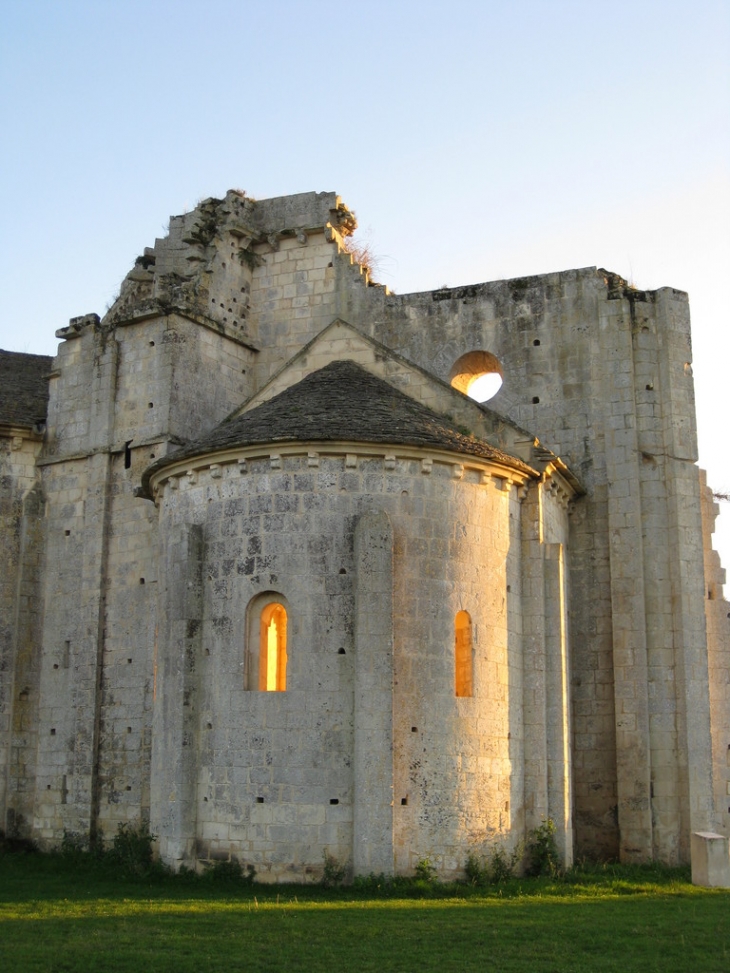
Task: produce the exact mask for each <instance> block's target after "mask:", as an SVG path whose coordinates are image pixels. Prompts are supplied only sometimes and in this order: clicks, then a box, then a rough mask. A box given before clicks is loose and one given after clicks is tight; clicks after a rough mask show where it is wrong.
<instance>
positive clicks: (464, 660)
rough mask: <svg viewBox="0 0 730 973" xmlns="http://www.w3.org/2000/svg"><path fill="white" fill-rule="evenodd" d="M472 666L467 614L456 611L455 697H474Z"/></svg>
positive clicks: (469, 627)
mask: <svg viewBox="0 0 730 973" xmlns="http://www.w3.org/2000/svg"><path fill="white" fill-rule="evenodd" d="M473 671H474V666H473V662H472V649H471V618H470V616H469V612H465V611H458V612H457V613H456V618H455V619H454V685H455V690H456V695H457V696H473V695H474V676H473Z"/></svg>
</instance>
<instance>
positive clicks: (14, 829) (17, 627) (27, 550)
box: [0, 429, 43, 837]
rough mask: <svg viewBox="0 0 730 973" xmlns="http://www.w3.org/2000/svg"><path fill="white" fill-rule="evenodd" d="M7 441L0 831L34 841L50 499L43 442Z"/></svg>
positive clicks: (0, 606) (2, 499)
mask: <svg viewBox="0 0 730 973" xmlns="http://www.w3.org/2000/svg"><path fill="white" fill-rule="evenodd" d="M6 433H7V434H6V435H2V436H0V560H1V561H2V564H3V571H2V575H1V576H0V828H1V829H3V830H5V831H6V832H7V833H8V834H11V835H19V836H21V837H27V836H28V834H29V829H30V825H31V821H32V807H33V790H34V783H35V765H34V761H33V755H34V752H35V746H36V721H37V713H38V698H39V697H38V688H39V687H38V652H37V644H38V640H39V627H40V618H41V612H40V592H41V582H42V570H41V563H42V550H43V496H42V492H41V490H40V483H39V478H38V472H37V469H36V465H35V464H36V460H37V458H38V455H39V453H40V449H41V442H40V437H39V436H38V435H29V434H28V431H27V430H22V429H16V430H12V429H8V430H7V431H6Z"/></svg>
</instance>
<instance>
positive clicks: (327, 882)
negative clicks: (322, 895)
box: [321, 851, 347, 889]
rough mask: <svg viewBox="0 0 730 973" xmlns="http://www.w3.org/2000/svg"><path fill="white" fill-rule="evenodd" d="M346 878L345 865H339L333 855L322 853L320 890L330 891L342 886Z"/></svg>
mask: <svg viewBox="0 0 730 973" xmlns="http://www.w3.org/2000/svg"><path fill="white" fill-rule="evenodd" d="M346 877H347V865H343V864H341V863H340V862H339V861H338V860H337V859H336V858H335V856H334V855H330V853H329V852H327V851H326V852H325V853H324V869H323V871H322V882H321V885H322V888H323V889H331V888H335V887H336V886H337V885H342V883H343V882H344V881H345V878H346Z"/></svg>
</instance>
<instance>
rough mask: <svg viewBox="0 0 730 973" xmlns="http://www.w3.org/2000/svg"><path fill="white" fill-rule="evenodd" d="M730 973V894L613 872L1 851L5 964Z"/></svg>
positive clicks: (669, 876) (333, 971) (5, 970)
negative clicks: (100, 862) (124, 867)
mask: <svg viewBox="0 0 730 973" xmlns="http://www.w3.org/2000/svg"><path fill="white" fill-rule="evenodd" d="M16 970H17V971H21V970H22V971H24V973H35V971H43V973H47V971H48V973H50V971H77V970H78V971H86V970H88V971H94V973H106V971H115V973H116V971H119V973H126V971H134V973H146V971H153V973H157V971H168V970H169V971H170V973H187V971H190V973H207V971H212V970H215V971H218V970H224V971H227V970H246V971H252V973H258V971H278V970H281V971H286V973H299V971H301V973H305V971H306V973H320V971H322V973H324V971H326V973H349V971H353V973H370V971H373V973H383V971H393V973H395V971H399V973H411V971H413V973H428V971H439V973H445V971H455V973H463V971H470V970H475V971H476V970H479V971H491V970H498V971H505V973H509V971H517V970H519V971H530V973H533V971H534V973H549V971H560V973H568V971H576V973H578V971H580V973H584V971H591V973H592V971H605V970H616V971H620V973H632V971H642V973H645V971H654V970H656V971H661V973H667V971H673V970H677V971H687V973H700V971H713V973H720V971H721V973H728V971H730V890H712V889H699V888H695V887H694V886H692V885H691V884H690V883H689V876H688V874H687V873H686V872H685V871H667V870H661V869H638V868H633V869H628V868H621V867H618V866H606V867H604V868H594V869H585V870H575V871H573V872H571V873H570V874H569V875H568V876H567V877H566V878H565V879H561V880H550V879H544V878H543V879H512V880H510V881H509V882H507V883H505V884H503V885H501V886H498V887H493V888H487V889H474V888H470V887H467V886H464V887H460V886H455V885H450V886H439V885H438V884H428V883H419V884H418V885H415V884H411V885H407V884H406V883H402V884H400V885H396V886H388V887H383V888H377V887H376V883H372V884H371V885H370V886H369V887H366V888H352V887H350V888H339V889H331V890H324V889H321V888H319V887H313V886H308V887H301V886H263V885H254V886H247V885H245V884H243V883H231V882H228V883H221V884H216V883H214V882H213V881H201V880H193V879H192V878H187V879H184V878H173V877H155V878H152V879H150V878H148V879H142V878H138V879H131V878H122V877H118V876H117V875H116V874H115V873H114V872H112V871H110V869H109V868H108V866H107V867H100V866H95V865H94V864H93V863H92V862H79V861H77V862H73V863H69V862H68V861H66V860H64V859H63V858H62V857H61V856H43V855H36V854H20V853H14V854H4V855H0V971H2V973H11V971H16Z"/></svg>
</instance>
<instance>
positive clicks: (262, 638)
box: [259, 602, 286, 693]
mask: <svg viewBox="0 0 730 973" xmlns="http://www.w3.org/2000/svg"><path fill="white" fill-rule="evenodd" d="M259 689H260V690H262V691H263V692H268V693H271V692H280V693H282V692H284V690H285V689H286V608H284V606H283V605H281V604H279V602H272V603H271V604H269V605H266V606H265V607H264V608H263V609H262V611H261V616H260V620H259Z"/></svg>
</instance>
